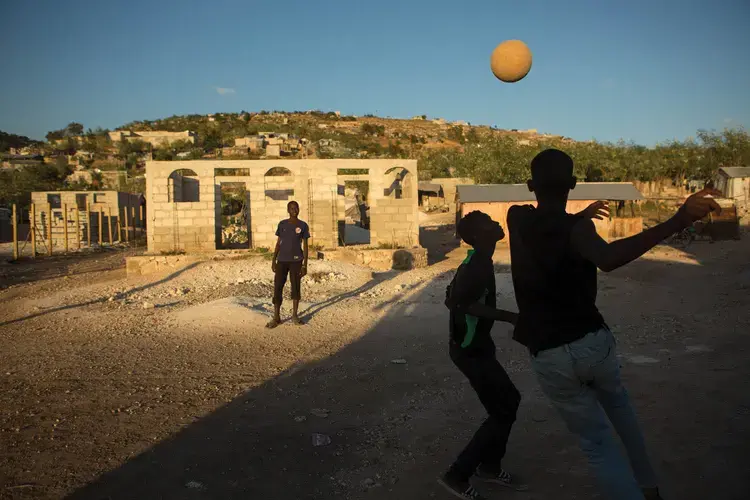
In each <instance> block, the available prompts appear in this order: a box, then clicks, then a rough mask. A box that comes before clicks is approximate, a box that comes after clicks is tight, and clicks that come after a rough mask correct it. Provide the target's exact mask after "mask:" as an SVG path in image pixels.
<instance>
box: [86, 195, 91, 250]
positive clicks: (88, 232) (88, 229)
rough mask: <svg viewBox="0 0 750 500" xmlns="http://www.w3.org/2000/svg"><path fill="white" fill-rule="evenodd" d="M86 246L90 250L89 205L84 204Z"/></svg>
mask: <svg viewBox="0 0 750 500" xmlns="http://www.w3.org/2000/svg"><path fill="white" fill-rule="evenodd" d="M86 244H87V245H88V246H89V248H91V203H89V202H88V201H87V202H86Z"/></svg>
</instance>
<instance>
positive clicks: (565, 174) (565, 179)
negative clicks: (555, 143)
mask: <svg viewBox="0 0 750 500" xmlns="http://www.w3.org/2000/svg"><path fill="white" fill-rule="evenodd" d="M572 178H573V158H571V157H570V156H569V155H568V154H567V153H565V152H564V151H560V150H559V149H554V148H550V149H545V150H544V151H542V152H541V153H539V154H538V155H536V156H535V157H534V159H533V160H531V180H533V181H534V184H535V185H536V186H537V187H547V186H549V187H568V185H569V184H570V180H571V179H572Z"/></svg>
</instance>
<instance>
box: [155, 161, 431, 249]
mask: <svg viewBox="0 0 750 500" xmlns="http://www.w3.org/2000/svg"><path fill="white" fill-rule="evenodd" d="M417 176H418V173H417V162H416V160H400V159H387V160H340V159H337V160H225V161H210V160H194V161H148V162H147V163H146V199H147V202H148V205H149V208H150V210H149V214H148V224H147V227H148V231H147V234H148V250H149V252H151V253H164V252H173V251H186V252H209V251H214V250H217V249H222V248H227V246H226V245H225V242H224V241H223V240H222V234H223V233H222V225H223V224H226V220H227V214H226V213H225V212H226V210H225V209H226V206H227V204H226V203H222V199H225V197H224V196H223V195H224V194H225V193H227V192H229V191H230V190H232V191H233V192H234V193H236V192H237V189H238V188H239V189H240V191H241V192H242V193H243V194H242V200H241V202H242V203H241V204H242V205H243V208H242V211H243V214H244V217H242V220H243V221H244V222H243V224H245V227H244V228H243V229H244V230H246V231H247V235H248V241H247V244H246V247H245V248H273V246H274V245H275V243H276V236H275V231H276V226H277V224H278V222H279V221H280V220H282V219H284V218H287V217H288V215H287V212H286V207H287V203H288V202H289V201H291V200H295V201H297V202H298V203H299V205H300V218H301V219H303V220H305V221H306V222H307V223H308V224H309V226H310V232H311V241H310V244H311V245H312V246H313V247H320V248H327V249H331V248H336V247H339V246H346V245H347V238H346V230H347V224H346V214H345V196H344V194H345V190H346V187H347V184H351V183H355V184H357V185H359V186H360V187H361V186H362V185H364V186H366V192H367V197H366V198H367V199H366V201H367V204H368V209H369V211H370V226H369V241H368V242H366V243H364V244H366V245H368V246H370V247H380V248H413V247H417V246H418V245H419V221H418V209H417V202H418V195H417V186H418V182H417ZM223 211H224V213H223ZM360 236H361V235H358V239H357V241H358V242H360V243H361V238H360ZM232 248H236V247H232Z"/></svg>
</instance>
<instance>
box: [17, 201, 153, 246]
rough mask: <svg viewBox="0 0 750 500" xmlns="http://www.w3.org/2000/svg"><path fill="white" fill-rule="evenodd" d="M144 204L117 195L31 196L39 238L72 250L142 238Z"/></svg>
mask: <svg viewBox="0 0 750 500" xmlns="http://www.w3.org/2000/svg"><path fill="white" fill-rule="evenodd" d="M144 201H145V200H144V199H143V197H142V196H141V195H140V194H132V193H123V192H118V191H35V192H33V193H31V203H32V204H33V205H34V219H35V224H34V226H35V227H36V231H37V235H36V236H37V237H38V238H40V239H43V240H48V239H50V237H51V239H52V244H53V245H54V246H60V247H64V246H65V245H66V240H65V237H66V236H67V245H68V247H69V248H74V246H75V245H76V244H77V243H78V242H81V243H82V244H86V245H93V244H102V243H113V242H115V241H125V240H126V239H130V238H131V237H134V236H136V235H138V234H141V232H142V231H143V228H144V223H145V215H144V212H145V205H144V203H143V202H144Z"/></svg>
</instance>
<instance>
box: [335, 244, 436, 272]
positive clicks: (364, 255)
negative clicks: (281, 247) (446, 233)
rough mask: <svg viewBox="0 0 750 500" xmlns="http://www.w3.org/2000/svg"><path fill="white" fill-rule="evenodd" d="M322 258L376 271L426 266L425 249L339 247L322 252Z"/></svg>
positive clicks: (406, 269) (405, 269) (403, 269)
mask: <svg viewBox="0 0 750 500" xmlns="http://www.w3.org/2000/svg"><path fill="white" fill-rule="evenodd" d="M323 259H324V260H335V261H339V262H348V263H350V264H357V265H360V266H366V267H369V268H371V269H375V270H378V271H388V270H390V269H397V270H399V271H408V270H409V269H416V268H421V267H427V249H425V248H408V249H396V250H390V249H388V250H383V249H357V248H340V249H338V250H334V251H326V252H323Z"/></svg>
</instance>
